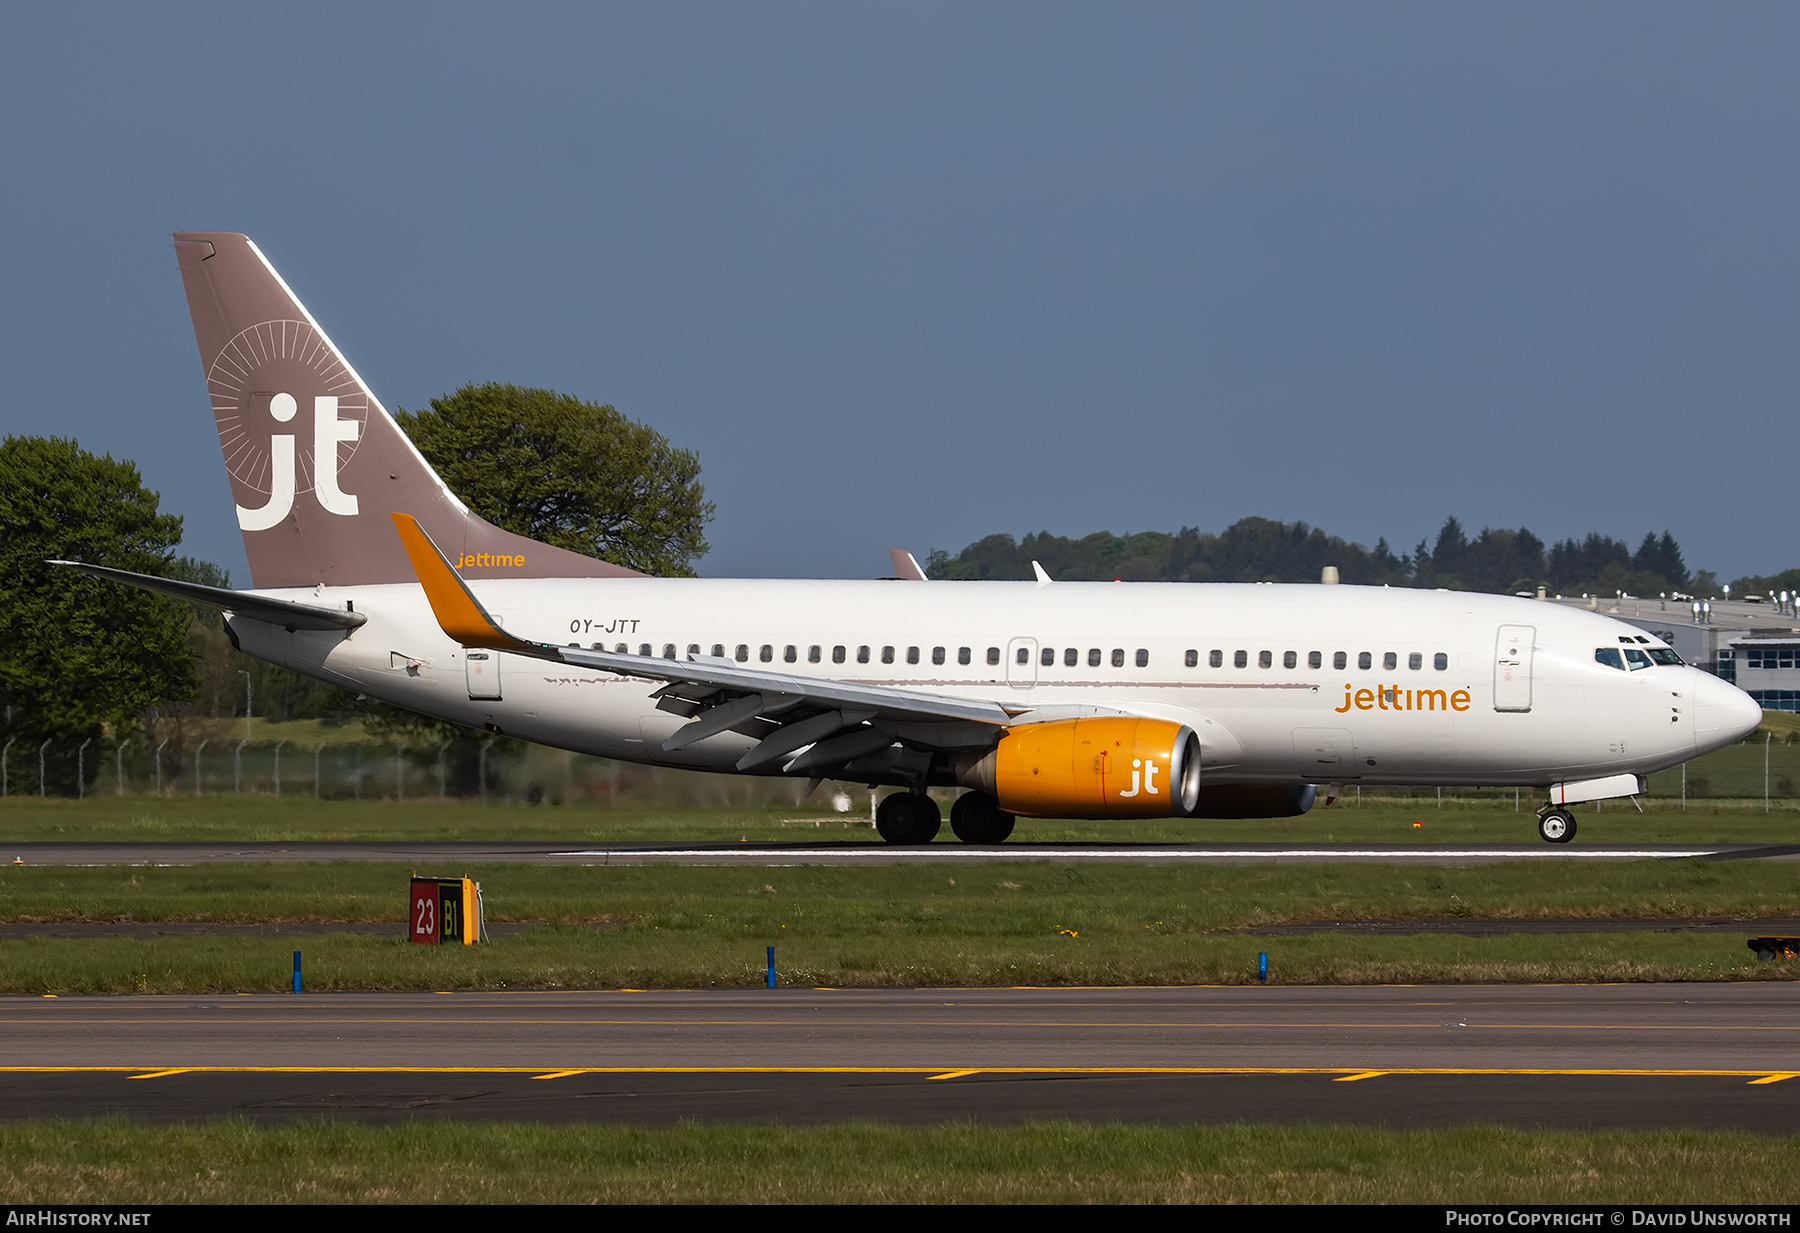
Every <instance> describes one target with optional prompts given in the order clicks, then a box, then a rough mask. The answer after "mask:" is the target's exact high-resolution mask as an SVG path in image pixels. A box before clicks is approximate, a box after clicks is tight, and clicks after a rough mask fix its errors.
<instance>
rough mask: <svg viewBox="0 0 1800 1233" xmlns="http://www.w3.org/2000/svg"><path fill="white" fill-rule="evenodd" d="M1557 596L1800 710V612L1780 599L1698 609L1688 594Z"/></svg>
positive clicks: (1769, 703) (1771, 701)
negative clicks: (1669, 597) (1781, 603)
mask: <svg viewBox="0 0 1800 1233" xmlns="http://www.w3.org/2000/svg"><path fill="white" fill-rule="evenodd" d="M1553 602H1556V603H1561V604H1565V605H1569V606H1572V607H1578V608H1592V609H1593V610H1595V611H1597V612H1603V613H1605V614H1606V615H1608V616H1611V617H1616V618H1617V619H1619V620H1621V621H1624V622H1625V623H1626V624H1628V625H1636V626H1637V627H1638V628H1639V629H1642V630H1644V631H1646V632H1647V633H1651V634H1655V635H1656V636H1657V637H1658V638H1661V639H1662V640H1663V641H1664V642H1666V643H1668V644H1669V645H1670V646H1672V647H1674V648H1675V653H1676V654H1677V655H1679V656H1681V657H1682V658H1683V659H1685V660H1686V661H1687V662H1688V663H1690V664H1693V665H1694V666H1695V667H1697V668H1704V669H1706V671H1708V672H1712V673H1716V674H1717V675H1718V676H1719V677H1720V678H1721V679H1722V680H1727V681H1730V682H1732V683H1733V684H1734V685H1736V686H1737V687H1738V688H1739V689H1741V690H1743V691H1744V692H1745V693H1747V694H1749V695H1750V696H1751V697H1752V698H1755V699H1756V700H1757V701H1758V702H1759V703H1761V704H1762V708H1763V709H1764V710H1765V711H1800V617H1796V616H1794V615H1793V614H1791V613H1788V612H1783V611H1781V608H1780V606H1779V605H1778V604H1768V603H1760V604H1759V603H1744V602H1742V601H1739V600H1723V599H1711V600H1709V601H1707V603H1708V609H1707V610H1706V611H1703V612H1700V613H1696V612H1695V611H1694V606H1693V601H1690V600H1665V599H1656V598H1652V599H1638V598H1635V597H1632V596H1625V597H1623V598H1618V599H1595V598H1587V597H1584V598H1581V599H1572V598H1569V597H1566V596H1564V597H1560V598H1558V599H1557V600H1555V601H1553Z"/></svg>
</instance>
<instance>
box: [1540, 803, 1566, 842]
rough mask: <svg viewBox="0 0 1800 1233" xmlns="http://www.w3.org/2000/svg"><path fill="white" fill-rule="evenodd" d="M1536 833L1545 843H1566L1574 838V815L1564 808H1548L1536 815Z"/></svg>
mask: <svg viewBox="0 0 1800 1233" xmlns="http://www.w3.org/2000/svg"><path fill="white" fill-rule="evenodd" d="M1538 834H1539V835H1540V836H1542V837H1543V840H1544V842H1545V843H1567V842H1569V840H1571V839H1573V838H1575V815H1574V814H1572V813H1570V812H1569V811H1568V810H1566V809H1549V810H1545V811H1544V812H1543V813H1541V814H1539V815H1538Z"/></svg>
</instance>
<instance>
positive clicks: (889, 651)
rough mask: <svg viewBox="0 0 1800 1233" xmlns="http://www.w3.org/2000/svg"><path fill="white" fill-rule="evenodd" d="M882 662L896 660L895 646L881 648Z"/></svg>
mask: <svg viewBox="0 0 1800 1233" xmlns="http://www.w3.org/2000/svg"><path fill="white" fill-rule="evenodd" d="M881 662H882V663H884V664H891V663H893V662H894V648H893V647H891V646H884V647H882V648H881Z"/></svg>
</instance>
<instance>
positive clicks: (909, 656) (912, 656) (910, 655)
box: [906, 646, 919, 664]
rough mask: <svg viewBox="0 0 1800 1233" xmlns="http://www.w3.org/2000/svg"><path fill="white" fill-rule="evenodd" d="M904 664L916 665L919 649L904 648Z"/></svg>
mask: <svg viewBox="0 0 1800 1233" xmlns="http://www.w3.org/2000/svg"><path fill="white" fill-rule="evenodd" d="M906 662H907V663H909V664H916V663H918V662H919V648H918V647H916V646H909V647H907V648H906Z"/></svg>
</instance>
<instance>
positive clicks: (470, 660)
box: [463, 651, 500, 702]
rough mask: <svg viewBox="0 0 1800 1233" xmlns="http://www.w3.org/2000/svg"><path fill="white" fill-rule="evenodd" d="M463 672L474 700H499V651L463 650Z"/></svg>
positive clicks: (471, 697) (470, 695)
mask: <svg viewBox="0 0 1800 1233" xmlns="http://www.w3.org/2000/svg"><path fill="white" fill-rule="evenodd" d="M463 673H464V675H465V676H466V677H467V678H468V682H469V697H470V699H471V700H474V701H489V702H498V701H500V652H498V651H464V652H463Z"/></svg>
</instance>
